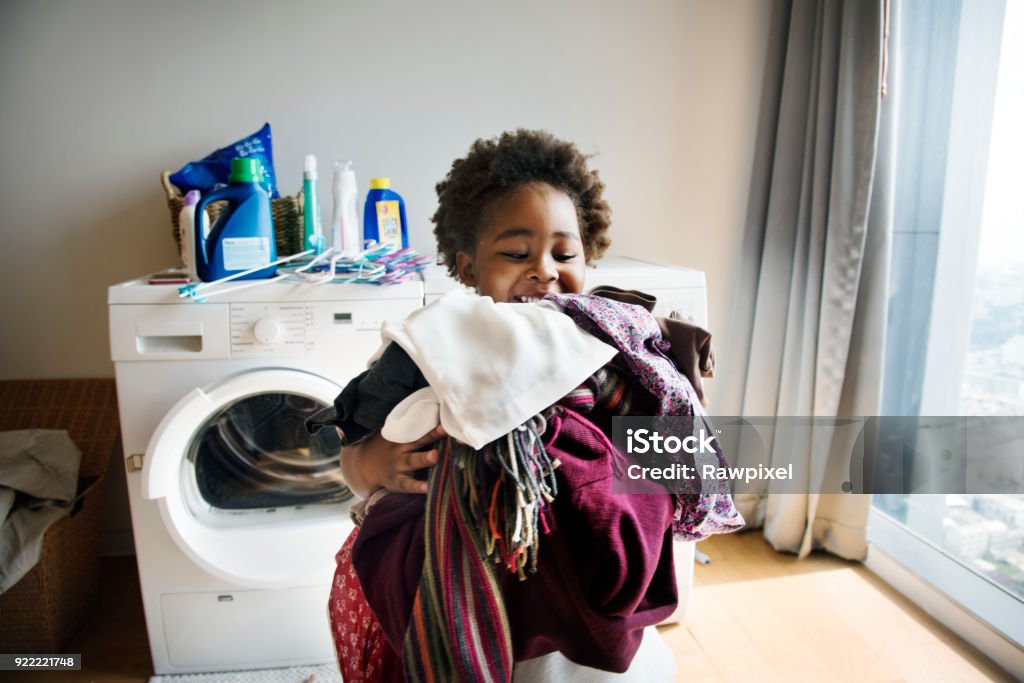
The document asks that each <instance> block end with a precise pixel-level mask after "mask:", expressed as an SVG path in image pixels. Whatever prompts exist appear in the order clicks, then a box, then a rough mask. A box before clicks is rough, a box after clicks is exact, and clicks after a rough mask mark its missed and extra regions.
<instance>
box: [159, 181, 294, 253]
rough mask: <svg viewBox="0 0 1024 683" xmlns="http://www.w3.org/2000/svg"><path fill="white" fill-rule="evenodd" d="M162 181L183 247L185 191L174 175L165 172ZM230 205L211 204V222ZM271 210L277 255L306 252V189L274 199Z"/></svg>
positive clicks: (209, 207)
mask: <svg viewBox="0 0 1024 683" xmlns="http://www.w3.org/2000/svg"><path fill="white" fill-rule="evenodd" d="M160 182H161V184H162V185H163V186H164V192H165V193H166V194H167V208H168V210H170V212H171V227H172V231H173V235H174V243H175V244H176V245H177V246H178V249H179V250H180V249H181V227H180V226H179V225H178V214H179V213H181V207H182V205H183V204H184V197H182V196H181V191H179V190H178V188H177V187H175V186H174V185H173V184H172V183H171V174H170V172H169V171H164V172H163V173H161V174H160ZM225 206H227V202H213V203H211V204H209V205H208V206H207V209H206V210H207V211H208V212H209V215H210V222H211V223H213V221H215V220H217V216H219V215H220V212H221V211H223V210H224V207H225ZM270 208H271V213H272V214H273V216H274V242H275V243H276V244H277V255H278V257H282V256H291V255H292V254H297V253H299V252H300V251H302V229H303V225H302V192H299V194H298V196H297V197H279V198H278V199H272V200H270Z"/></svg>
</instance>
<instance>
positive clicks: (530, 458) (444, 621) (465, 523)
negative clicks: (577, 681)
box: [402, 415, 558, 682]
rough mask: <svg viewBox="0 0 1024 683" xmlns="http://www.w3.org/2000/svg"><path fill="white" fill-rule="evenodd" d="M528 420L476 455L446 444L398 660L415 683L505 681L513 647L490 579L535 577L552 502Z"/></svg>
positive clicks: (537, 427) (538, 420) (545, 461)
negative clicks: (505, 574)
mask: <svg viewBox="0 0 1024 683" xmlns="http://www.w3.org/2000/svg"><path fill="white" fill-rule="evenodd" d="M546 426H547V421H546V420H545V419H544V417H543V416H541V415H537V416H535V417H533V418H532V419H530V420H529V421H527V422H526V423H524V424H523V425H521V426H520V427H518V428H516V429H514V430H512V431H511V432H510V433H509V434H508V435H507V436H506V437H503V438H501V439H498V440H497V441H493V442H491V443H489V444H487V445H486V446H484V447H483V448H482V449H480V450H479V451H476V450H473V449H472V448H470V447H469V446H466V445H464V444H461V443H459V442H457V441H455V440H453V439H451V438H447V439H446V440H445V444H444V446H443V452H442V454H441V457H440V458H439V460H438V464H437V465H436V466H435V467H433V468H432V470H431V474H430V480H429V490H428V493H427V504H426V519H425V529H424V537H425V550H426V554H425V557H424V561H423V574H422V575H421V576H420V584H419V588H418V589H417V591H416V597H415V600H414V601H413V607H412V615H411V618H410V620H409V629H408V631H406V634H405V643H404V645H403V652H402V659H403V662H404V666H405V675H406V679H407V680H409V681H417V682H420V681H422V682H432V681H439V682H447V681H495V682H501V681H510V680H511V679H512V662H513V656H512V640H511V635H510V630H509V624H508V617H507V615H506V612H505V604H504V599H503V597H502V594H501V586H500V582H499V577H498V571H497V568H496V566H495V565H497V564H503V565H505V567H506V568H507V569H508V570H509V571H511V572H515V573H516V574H518V575H519V578H520V579H521V580H522V579H525V578H526V574H527V573H533V572H535V571H536V569H537V549H538V545H539V542H540V531H541V530H543V532H544V533H547V532H548V530H549V528H550V526H549V524H550V518H549V515H550V514H551V512H550V506H549V504H550V503H551V501H552V500H554V496H555V495H556V493H557V486H556V484H555V474H554V470H555V468H556V467H558V461H557V460H556V461H554V462H552V461H551V460H550V459H549V458H548V455H547V451H545V449H544V444H543V442H542V440H541V436H542V435H543V434H544V430H545V429H546Z"/></svg>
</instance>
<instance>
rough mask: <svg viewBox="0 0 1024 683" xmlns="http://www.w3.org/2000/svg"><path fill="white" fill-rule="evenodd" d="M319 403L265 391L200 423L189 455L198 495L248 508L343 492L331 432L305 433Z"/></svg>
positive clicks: (332, 497) (322, 500)
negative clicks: (307, 422)
mask: <svg viewBox="0 0 1024 683" xmlns="http://www.w3.org/2000/svg"><path fill="white" fill-rule="evenodd" d="M324 407H325V405H324V404H323V403H322V402H320V401H318V400H316V399H314V398H311V397H309V396H303V395H300V394H295V393H285V392H267V393H261V394H256V395H254V396H247V397H245V398H241V399H238V400H237V401H235V402H233V403H230V404H229V405H226V406H224V407H223V408H222V409H221V410H219V411H217V412H216V413H215V414H214V415H212V416H211V417H210V418H209V419H208V420H207V422H206V423H205V424H203V425H202V426H201V427H200V428H199V431H198V433H197V437H196V438H195V439H193V441H192V446H191V448H190V449H189V452H188V455H187V461H188V462H189V463H191V464H192V466H193V467H194V468H195V481H196V486H197V489H198V494H199V496H200V498H201V499H202V501H203V503H204V504H207V505H210V506H212V507H213V508H216V509H220V510H253V509H265V508H274V509H276V508H281V507H290V506H306V505H325V504H332V503H340V502H343V501H345V500H348V499H349V498H350V497H351V496H352V493H351V492H350V491H349V489H348V486H346V485H345V481H344V479H342V477H341V474H340V453H341V441H340V439H339V438H338V435H337V432H336V431H335V430H333V429H321V430H319V431H318V432H317V433H316V434H315V435H313V436H311V435H309V434H308V433H307V432H306V429H305V426H304V422H305V420H306V418H307V417H310V416H311V415H313V414H314V413H316V412H317V411H319V410H321V409H322V408H324Z"/></svg>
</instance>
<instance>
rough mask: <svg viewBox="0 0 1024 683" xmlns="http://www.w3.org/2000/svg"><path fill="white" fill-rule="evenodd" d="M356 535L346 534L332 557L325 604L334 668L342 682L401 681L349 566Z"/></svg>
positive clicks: (396, 660)
mask: <svg viewBox="0 0 1024 683" xmlns="http://www.w3.org/2000/svg"><path fill="white" fill-rule="evenodd" d="M358 533H359V529H356V530H355V531H353V532H352V533H351V534H350V535H349V537H348V538H347V539H346V540H345V544H344V545H342V546H341V550H339V551H338V554H337V556H336V557H335V559H336V560H337V562H338V568H337V569H336V570H335V572H334V583H333V584H332V585H331V597H330V601H329V602H328V603H327V614H328V616H329V618H330V621H331V635H332V636H333V637H334V651H335V653H336V654H337V656H338V668H339V669H340V670H341V675H342V677H343V678H344V680H345V683H391V681H401V680H402V678H403V675H402V658H401V656H400V655H399V654H398V653H397V652H395V651H394V649H393V648H392V647H391V645H390V643H388V640H387V638H385V637H384V631H382V630H381V627H380V624H378V623H377V619H376V618H375V617H374V616H373V612H371V611H370V605H369V604H368V603H367V602H366V597H365V596H364V595H363V589H362V588H361V587H360V585H359V578H358V577H357V576H356V571H355V568H354V567H353V566H352V546H353V545H355V542H356V536H357V535H358Z"/></svg>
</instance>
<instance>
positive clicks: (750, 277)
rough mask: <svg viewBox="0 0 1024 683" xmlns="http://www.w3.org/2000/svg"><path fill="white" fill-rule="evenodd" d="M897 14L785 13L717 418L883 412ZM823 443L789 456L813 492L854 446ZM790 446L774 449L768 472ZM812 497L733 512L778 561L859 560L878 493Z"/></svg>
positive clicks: (791, 8) (849, 6)
mask: <svg viewBox="0 0 1024 683" xmlns="http://www.w3.org/2000/svg"><path fill="white" fill-rule="evenodd" d="M889 9H890V8H888V6H887V2H885V1H884V0H868V1H860V0H845V1H840V0H831V1H830V0H820V1H815V0H779V1H778V2H777V3H776V11H775V14H774V18H773V26H772V30H773V34H772V45H773V47H772V51H771V54H770V55H769V59H768V63H767V65H766V74H765V91H764V94H763V96H762V109H761V111H762V113H761V122H760V128H759V137H758V150H757V157H756V165H755V169H754V172H753V176H752V188H751V205H750V210H749V219H748V224H747V232H746V239H745V241H744V252H743V256H742V259H743V264H742V268H741V271H740V282H739V284H738V295H737V300H736V315H735V316H734V318H733V320H734V322H733V325H734V329H733V330H732V332H731V334H730V337H731V340H732V343H731V344H730V346H729V347H728V348H729V353H728V355H727V363H726V365H728V367H730V368H738V370H736V371H734V372H732V373H730V374H729V375H728V376H725V377H723V386H722V387H721V389H720V390H721V391H722V392H723V396H722V399H721V401H720V402H719V410H718V411H717V412H719V414H726V415H729V414H731V415H744V416H751V417H752V416H816V417H841V416H867V415H877V414H878V412H879V408H880V403H881V381H882V361H883V358H884V336H885V335H884V332H885V322H886V302H887V298H888V295H887V281H888V263H889V250H890V234H891V223H892V220H891V213H892V212H891V185H892V164H891V163H890V154H889V149H890V147H891V139H890V138H891V133H890V130H889V128H890V121H891V119H892V117H891V116H890V115H889V113H888V109H889V108H890V107H891V100H892V95H891V93H892V91H893V90H894V87H893V86H894V84H893V83H892V82H891V79H890V82H889V84H888V89H889V93H890V94H889V95H888V96H887V97H886V98H885V99H884V100H883V98H882V95H881V92H882V87H883V78H884V76H883V48H884V45H885V41H884V39H883V35H884V30H885V23H886V17H887V12H888V10H889ZM736 328H738V329H736ZM819 436H820V434H819V435H813V434H811V435H809V436H808V438H807V440H806V441H805V442H801V443H800V444H792V443H790V444H786V446H785V449H786V451H787V452H786V454H785V457H786V458H787V460H788V459H791V458H793V457H794V455H795V457H796V458H797V461H798V462H802V464H803V465H802V466H804V467H806V468H807V469H808V471H809V472H811V473H812V474H811V479H812V480H813V479H815V478H816V477H819V476H820V475H821V473H823V472H825V471H826V470H827V469H828V468H829V467H833V468H834V467H837V466H843V463H839V462H837V461H836V460H835V459H836V458H841V457H842V455H841V454H842V453H843V452H844V449H845V448H846V445H844V444H841V443H831V442H830V443H824V444H823V443H821V439H820V438H818V437H819ZM830 438H831V437H830ZM815 441H817V443H815ZM794 447H796V448H797V449H798V451H799V452H798V453H796V454H794V453H792V452H790V451H789V449H791V448H794ZM782 448H783V447H782V445H781V444H778V443H775V444H773V455H772V458H773V460H775V459H781V455H780V453H781V451H782ZM846 452H847V453H848V452H849V451H848V450H847V451H846ZM814 488H815V487H814V486H813V485H812V486H810V487H809V490H810V492H809V493H801V494H794V493H785V494H779V493H772V492H771V490H770V489H765V490H763V491H761V492H759V493H750V494H740V495H737V497H736V503H737V506H738V507H739V509H740V511H741V512H742V513H743V515H744V517H745V518H746V519H747V522H748V525H750V526H763V527H764V536H765V538H766V539H767V540H768V541H769V542H770V543H771V544H772V545H773V546H774V547H775V548H776V549H777V550H784V551H789V552H794V553H797V554H798V555H800V556H801V557H803V556H805V555H806V554H807V553H809V552H810V551H811V550H812V549H814V548H824V549H826V550H829V551H831V552H833V553H835V554H837V555H840V556H842V557H845V558H850V559H863V558H864V556H865V554H866V549H867V546H866V540H865V536H866V526H867V516H868V510H869V505H870V498H869V496H867V495H856V494H842V493H838V494H833V493H826V494H822V493H820V492H815V490H814Z"/></svg>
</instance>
